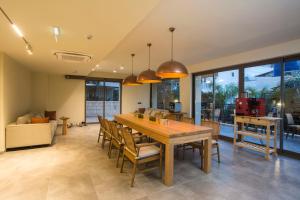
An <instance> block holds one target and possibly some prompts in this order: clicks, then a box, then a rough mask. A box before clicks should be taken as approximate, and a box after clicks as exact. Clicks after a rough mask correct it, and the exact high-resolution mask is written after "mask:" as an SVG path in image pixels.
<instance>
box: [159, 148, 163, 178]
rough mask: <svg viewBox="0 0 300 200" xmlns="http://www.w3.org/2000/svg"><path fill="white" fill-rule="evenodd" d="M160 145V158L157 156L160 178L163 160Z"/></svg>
mask: <svg viewBox="0 0 300 200" xmlns="http://www.w3.org/2000/svg"><path fill="white" fill-rule="evenodd" d="M162 153H163V152H162V147H160V158H159V176H160V178H162V162H163V159H162Z"/></svg>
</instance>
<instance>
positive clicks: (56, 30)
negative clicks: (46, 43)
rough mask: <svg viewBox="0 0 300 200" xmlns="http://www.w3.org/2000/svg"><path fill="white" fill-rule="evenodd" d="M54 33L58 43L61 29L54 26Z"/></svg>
mask: <svg viewBox="0 0 300 200" xmlns="http://www.w3.org/2000/svg"><path fill="white" fill-rule="evenodd" d="M52 31H53V35H54V38H55V41H56V42H58V37H59V36H60V28H59V27H58V26H54V27H53V28H52Z"/></svg>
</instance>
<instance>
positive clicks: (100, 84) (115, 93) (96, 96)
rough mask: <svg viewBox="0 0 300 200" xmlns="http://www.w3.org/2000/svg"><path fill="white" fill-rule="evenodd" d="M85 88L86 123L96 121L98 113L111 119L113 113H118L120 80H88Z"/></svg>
mask: <svg viewBox="0 0 300 200" xmlns="http://www.w3.org/2000/svg"><path fill="white" fill-rule="evenodd" d="M85 88H86V89H85V93H86V94H85V104H86V108H85V116H86V117H85V118H86V119H85V120H86V122H87V123H93V122H98V118H97V116H98V115H100V116H102V117H105V118H107V119H109V120H112V119H113V118H114V115H116V114H119V113H120V108H121V103H120V92H121V83H120V82H114V81H97V80H89V81H86V84H85Z"/></svg>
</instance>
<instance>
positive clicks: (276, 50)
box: [180, 39, 300, 112]
mask: <svg viewBox="0 0 300 200" xmlns="http://www.w3.org/2000/svg"><path fill="white" fill-rule="evenodd" d="M298 53H300V39H298V40H292V41H289V42H284V43H280V44H276V45H272V46H267V47H264V48H260V49H255V50H251V51H247V52H242V53H238V54H234V55H230V56H225V57H221V58H216V59H212V60H208V61H205V62H200V63H198V64H195V65H192V66H189V67H188V69H189V72H190V73H193V72H201V71H206V70H211V69H218V68H223V67H230V66H233V65H237V64H243V63H249V62H254V61H259V60H265V59H270V58H276V57H280V56H286V55H293V54H298ZM189 79H190V80H188V79H182V80H181V81H180V98H181V102H182V105H183V111H185V112H187V110H188V109H191V107H192V104H191V103H192V101H191V100H192V99H191V98H192V96H191V95H192V81H191V78H189Z"/></svg>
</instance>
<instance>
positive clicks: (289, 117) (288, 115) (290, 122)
mask: <svg viewBox="0 0 300 200" xmlns="http://www.w3.org/2000/svg"><path fill="white" fill-rule="evenodd" d="M285 116H286V119H287V124H288V125H294V124H295V122H294V118H293V115H292V114H291V113H286V114H285Z"/></svg>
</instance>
